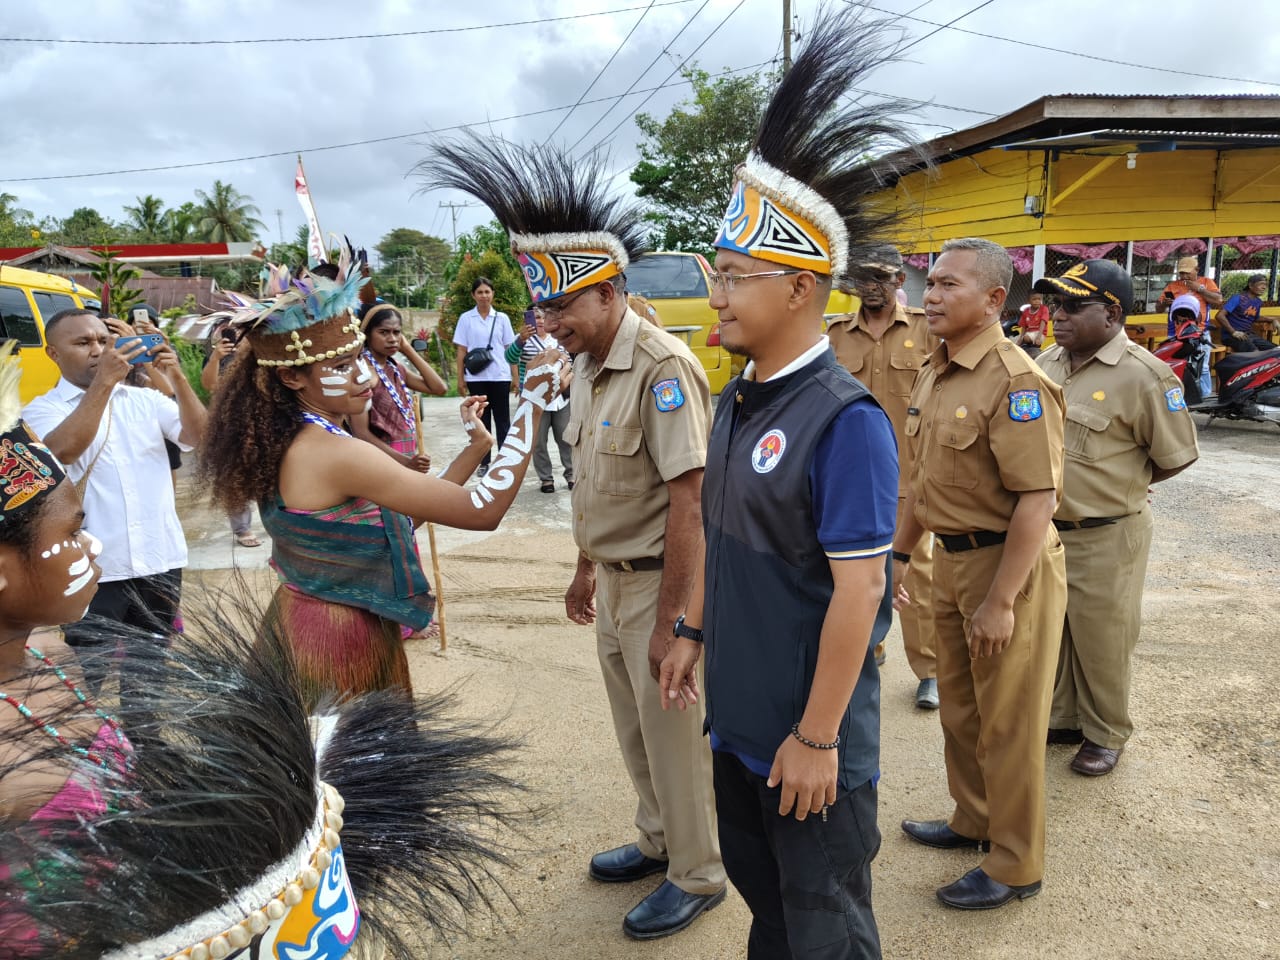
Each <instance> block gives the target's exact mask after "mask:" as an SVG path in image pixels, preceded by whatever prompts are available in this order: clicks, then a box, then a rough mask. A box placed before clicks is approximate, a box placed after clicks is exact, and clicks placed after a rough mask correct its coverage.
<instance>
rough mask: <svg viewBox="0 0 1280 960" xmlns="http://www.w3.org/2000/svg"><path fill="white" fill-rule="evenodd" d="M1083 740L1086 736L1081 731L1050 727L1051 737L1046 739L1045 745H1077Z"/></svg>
mask: <svg viewBox="0 0 1280 960" xmlns="http://www.w3.org/2000/svg"><path fill="white" fill-rule="evenodd" d="M1082 740H1084V734H1083V733H1081V732H1080V731H1079V730H1072V729H1071V728H1070V727H1050V728H1049V735H1048V736H1047V737H1045V743H1070V744H1076V743H1080V742H1081V741H1082Z"/></svg>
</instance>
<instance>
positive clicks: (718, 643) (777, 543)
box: [702, 350, 892, 791]
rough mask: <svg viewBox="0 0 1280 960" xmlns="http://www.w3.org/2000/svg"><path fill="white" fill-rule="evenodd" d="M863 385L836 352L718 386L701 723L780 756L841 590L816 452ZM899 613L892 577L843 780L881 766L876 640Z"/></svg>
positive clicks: (845, 752) (857, 694) (848, 728)
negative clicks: (815, 472)
mask: <svg viewBox="0 0 1280 960" xmlns="http://www.w3.org/2000/svg"><path fill="white" fill-rule="evenodd" d="M869 396H870V394H869V393H868V391H867V389H866V388H865V387H863V386H862V385H861V384H860V383H858V381H857V380H855V379H854V378H853V377H852V376H850V375H849V373H848V372H847V371H846V370H845V369H844V368H843V367H841V366H840V365H839V364H837V363H836V359H835V354H834V353H833V352H832V351H831V350H828V351H827V352H826V353H825V354H824V355H823V356H821V357H819V358H818V359H816V360H814V361H813V362H812V363H810V364H808V365H807V366H805V367H803V368H801V369H800V370H797V371H795V372H794V373H792V374H788V375H787V376H785V377H780V378H778V379H776V380H770V381H767V382H765V383H755V382H752V381H747V380H743V379H741V378H739V379H736V380H733V381H731V382H730V383H729V385H728V386H727V387H726V388H725V390H724V392H723V393H722V394H721V396H720V403H719V406H718V408H717V410H716V415H715V421H714V422H713V424H712V428H711V440H710V444H709V446H708V449H707V467H706V473H705V475H704V478H703V485H702V517H703V526H704V528H705V531H706V538H707V555H706V584H705V586H706V590H705V601H704V610H703V628H704V631H705V634H706V641H705V642H706V651H705V653H706V665H705V670H706V679H705V683H706V692H707V726H708V728H709V729H713V730H714V731H715V733H716V735H717V736H718V737H719V738H720V739H721V740H722V741H723V742H724V744H725V745H726V746H728V747H730V748H731V749H733V750H735V751H739V752H741V753H744V754H746V755H748V756H750V757H754V758H756V759H759V760H762V761H772V759H773V755H774V754H775V753H776V752H777V750H778V747H779V746H781V744H782V742H783V741H784V740H785V739H786V738H787V737H788V736H790V735H791V726H792V724H794V723H798V722H799V720H800V718H801V716H802V715H803V713H804V708H805V704H806V702H807V701H808V698H809V688H810V686H811V685H812V684H813V675H814V670H815V667H816V666H817V660H818V641H819V638H820V636H821V633H822V624H823V621H824V619H825V618H826V615H827V607H828V606H829V604H830V602H831V596H832V593H833V592H834V585H833V582H832V577H831V567H830V560H829V559H828V558H827V555H826V553H825V551H824V550H823V548H822V545H821V544H820V543H819V542H818V531H817V526H816V524H815V523H814V516H813V503H812V497H811V495H810V490H809V471H810V466H811V464H812V462H813V456H814V451H815V450H816V448H817V445H818V441H819V440H820V439H821V438H822V436H823V434H824V433H825V432H826V430H827V428H828V427H829V426H830V424H831V422H832V421H833V420H834V419H835V417H836V416H837V415H838V414H839V413H840V411H841V410H843V409H844V408H845V407H846V406H848V405H849V404H851V403H853V402H854V401H856V400H859V399H861V398H863V397H869ZM887 562H888V561H887V559H886V563H887ZM886 579H887V578H886ZM891 618H892V608H891V605H890V598H889V587H888V585H887V584H886V589H885V597H884V600H883V601H882V602H881V605H880V610H879V612H878V614H877V616H876V622H875V627H874V629H873V631H872V633H873V636H872V642H871V644H869V645H868V647H867V654H866V658H865V660H864V661H863V664H862V672H861V674H860V675H859V677H858V682H857V685H856V686H855V687H854V691H853V696H852V698H851V699H850V701H849V706H848V708H847V709H846V710H845V715H844V719H843V720H842V721H841V724H840V747H839V755H840V775H839V786H840V789H841V790H842V791H844V790H850V789H853V788H854V787H857V786H859V785H861V784H863V783H865V782H866V781H867V780H870V779H871V778H872V777H874V776H875V775H876V773H877V772H878V769H879V761H880V674H879V669H878V668H877V667H876V664H875V659H874V654H873V652H872V648H873V647H874V645H875V644H876V643H878V642H879V641H880V640H881V639H883V638H884V635H885V633H886V632H887V631H888V629H889V623H890V621H891Z"/></svg>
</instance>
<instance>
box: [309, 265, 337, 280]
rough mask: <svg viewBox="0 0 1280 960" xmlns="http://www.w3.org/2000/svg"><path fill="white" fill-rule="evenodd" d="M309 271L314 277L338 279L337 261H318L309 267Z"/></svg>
mask: <svg viewBox="0 0 1280 960" xmlns="http://www.w3.org/2000/svg"><path fill="white" fill-rule="evenodd" d="M307 272H308V273H309V274H311V275H312V276H313V277H324V278H325V279H326V280H337V279H338V265H337V264H336V263H318V264H316V265H315V266H314V267H309V268H307Z"/></svg>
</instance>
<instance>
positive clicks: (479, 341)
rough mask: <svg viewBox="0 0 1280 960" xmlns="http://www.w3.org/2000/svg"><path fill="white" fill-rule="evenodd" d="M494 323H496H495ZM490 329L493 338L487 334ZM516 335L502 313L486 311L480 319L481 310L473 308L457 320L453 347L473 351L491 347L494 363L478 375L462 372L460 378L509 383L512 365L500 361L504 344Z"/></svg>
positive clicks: (504, 347) (468, 381) (472, 381)
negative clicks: (486, 313)
mask: <svg viewBox="0 0 1280 960" xmlns="http://www.w3.org/2000/svg"><path fill="white" fill-rule="evenodd" d="M495 320H496V322H495ZM490 327H492V328H493V334H492V337H491V336H490V334H489V329H490ZM515 338H516V335H515V332H514V331H513V330H512V329H511V320H510V318H508V317H507V315H506V314H505V313H503V312H502V311H501V310H494V309H493V308H490V309H489V315H488V316H487V317H481V316H480V311H479V310H476V309H475V308H474V307H473V308H472V309H470V310H468V311H467V312H466V313H464V314H463V315H462V316H460V317H459V318H458V326H457V327H456V328H455V329H454V331H453V343H454V346H458V347H462V349H463V350H474V349H476V348H477V347H491V348H493V363H491V364H489V365H488V366H487V367H485V368H484V369H483V370H481V371H480V372H479V373H470V372H468V371H467V370H466V369H465V368H464V369H463V377H464V378H465V379H466V381H467V383H474V382H476V381H479V380H500V381H502V382H504V383H510V382H511V365H510V364H509V363H507V361H506V360H504V359H503V358H502V354H503V352H504V351H505V350H506V349H507V345H508V344H509V343H511V342H512V341H513V340H515Z"/></svg>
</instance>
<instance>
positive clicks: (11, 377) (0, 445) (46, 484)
mask: <svg viewBox="0 0 1280 960" xmlns="http://www.w3.org/2000/svg"><path fill="white" fill-rule="evenodd" d="M16 344H17V341H16V340H9V341H7V342H5V343H4V344H0V522H3V521H4V519H5V517H6V516H11V515H13V514H14V513H16V512H17V511H19V510H22V509H25V508H28V507H31V506H32V505H34V503H35V502H36V500H37V498H39V497H40V495H41V494H44V493H47V492H48V491H50V490H52V489H53V488H54V487H56V486H57V485H58V484H59V483H61V482H62V481H63V480H64V479H66V476H67V474H66V471H64V470H63V469H62V464H60V463H58V459H57V458H56V457H55V456H54V455H53V454H52V453H51V452H50V450H49V448H48V447H46V446H45V445H44V444H43V443H41V442H40V440H39V438H38V437H37V436H36V435H35V434H34V433H32V432H31V428H30V427H28V426H27V424H26V423H25V422H24V421H23V420H21V419H19V416H18V414H19V411H20V410H21V406H22V404H21V399H20V397H19V393H18V384H19V381H21V379H22V365H21V364H20V363H19V362H18V358H17V357H15V356H14V355H13V352H14V348H15V345H16Z"/></svg>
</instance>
